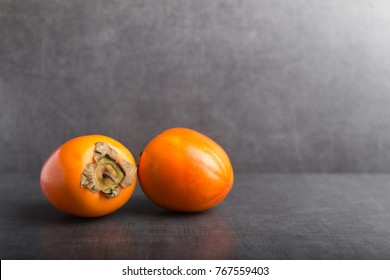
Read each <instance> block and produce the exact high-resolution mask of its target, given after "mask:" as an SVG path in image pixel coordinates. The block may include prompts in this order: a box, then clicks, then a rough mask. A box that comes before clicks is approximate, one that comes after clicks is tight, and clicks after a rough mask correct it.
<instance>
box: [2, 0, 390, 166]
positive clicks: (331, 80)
mask: <svg viewBox="0 0 390 280" xmlns="http://www.w3.org/2000/svg"><path fill="white" fill-rule="evenodd" d="M0 102H1V105H0V106H1V107H0V109H1V112H0V128H1V136H0V153H1V157H0V171H5V172H12V171H17V170H29V171H37V170H39V169H40V167H41V165H42V163H43V161H44V159H45V158H46V157H47V156H48V155H49V154H50V152H51V151H52V150H53V149H55V148H56V147H57V146H59V145H60V144H61V143H62V142H64V141H66V140H68V139H70V138H72V137H75V136H78V135H84V134H91V133H101V134H106V135H109V136H112V137H114V138H116V139H118V140H119V141H121V142H123V143H124V144H125V145H127V146H128V147H129V148H130V150H132V151H133V153H134V154H137V153H138V152H139V151H141V149H142V147H143V146H144V145H145V144H146V143H147V142H148V141H149V140H150V139H151V138H152V137H154V136H155V135H156V134H158V133H159V132H160V131H162V130H164V129H166V128H169V127H175V126H184V127H190V128H193V129H196V130H199V131H201V132H203V133H205V134H207V135H209V136H211V137H212V138H214V139H215V140H217V141H218V142H219V143H220V144H221V145H222V146H223V147H224V148H225V149H226V150H227V151H228V153H229V154H230V155H231V158H232V161H233V165H234V167H235V169H236V170H237V171H260V172H362V171H368V172H370V171H371V172H382V171H390V2H389V1H366V0H344V1H338V0H331V1H321V0H317V1H309V0H307V1H303V0H300V1H297V0H294V1H285V0H269V1H264V0H263V1H258V0H253V1H249V0H248V1H247V0H243V1H237V0H234V1H233V0H229V1H226V0H218V1H209V0H193V1H188V0H187V1H186V0H181V1H179V0H177V1H175V0H167V1H148V0H140V1H126V0H122V1H114V0H111V1H108V0H101V1H91V0H86V1H78V0H71V1H63V0H56V1H53V0H31V1H22V0H0Z"/></svg>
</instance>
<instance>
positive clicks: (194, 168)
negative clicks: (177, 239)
mask: <svg viewBox="0 0 390 280" xmlns="http://www.w3.org/2000/svg"><path fill="white" fill-rule="evenodd" d="M138 179H139V182H140V185H141V188H142V190H143V192H144V193H145V195H146V196H147V197H148V198H149V199H151V200H152V201H153V202H155V203H156V204H157V205H160V206H162V207H164V208H167V209H170V210H174V211H181V212H198V211H203V210H206V209H208V208H211V207H213V206H215V205H216V204H218V203H219V202H221V201H222V200H223V199H224V198H225V197H226V196H227V194H228V193H229V191H230V189H231V188H232V185H233V168H232V165H231V163H230V160H229V157H228V155H227V154H226V152H225V151H224V150H223V149H222V148H221V146H219V145H218V144H217V143H216V142H214V141H213V140H211V139H210V138H208V137H207V136H205V135H203V134H201V133H199V132H196V131H194V130H191V129H187V128H171V129H168V130H166V131H164V132H162V133H161V134H159V135H158V136H157V137H156V138H154V139H153V140H152V141H151V142H150V143H149V144H148V145H147V146H146V147H145V149H144V150H143V152H142V153H141V155H140V158H139V162H138Z"/></svg>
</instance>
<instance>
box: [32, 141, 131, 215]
mask: <svg viewBox="0 0 390 280" xmlns="http://www.w3.org/2000/svg"><path fill="white" fill-rule="evenodd" d="M136 170H137V168H136V163H135V161H134V158H133V155H132V154H131V153H130V151H129V150H128V149H127V148H126V147H125V146H123V145H122V144H121V143H119V142H118V141H116V140H114V139H112V138H110V137H107V136H103V135H87V136H81V137H77V138H74V139H72V140H70V141H68V142H66V143H65V144H63V145H62V146H60V147H59V148H58V149H57V150H55V151H54V152H53V153H52V155H51V156H50V157H49V158H48V159H47V160H46V162H45V164H44V165H43V167H42V170H41V179H40V182H41V189H42V192H43V193H44V195H45V196H46V198H47V199H48V200H49V201H50V203H51V204H53V205H54V206H55V207H56V208H58V209H59V210H61V211H63V212H65V213H67V214H70V215H74V216H80V217H98V216H103V215H106V214H109V213H112V212H114V211H116V210H117V209H119V208H120V207H122V206H123V205H124V204H125V203H126V202H127V201H128V200H129V199H130V197H131V195H132V194H133V192H134V188H135V185H136V173H137V171H136Z"/></svg>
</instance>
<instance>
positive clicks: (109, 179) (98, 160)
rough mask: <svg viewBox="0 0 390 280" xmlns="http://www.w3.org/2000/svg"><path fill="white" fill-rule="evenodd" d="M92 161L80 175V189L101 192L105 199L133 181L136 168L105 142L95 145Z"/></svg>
mask: <svg viewBox="0 0 390 280" xmlns="http://www.w3.org/2000/svg"><path fill="white" fill-rule="evenodd" d="M93 158H94V161H93V162H91V163H89V164H88V165H87V166H86V168H85V169H84V171H83V173H82V175H81V187H85V188H88V189H89V190H90V191H92V192H102V193H104V194H105V195H106V196H107V198H114V197H116V196H118V195H119V193H120V188H121V187H122V188H127V187H128V186H130V185H131V184H132V183H133V182H134V179H135V174H136V172H137V168H136V167H135V166H134V165H133V164H131V163H130V162H127V161H125V160H123V159H119V161H118V154H117V152H116V151H115V150H114V149H113V148H111V147H110V146H109V145H108V144H107V143H105V142H97V143H96V144H95V152H94V156H93Z"/></svg>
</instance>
